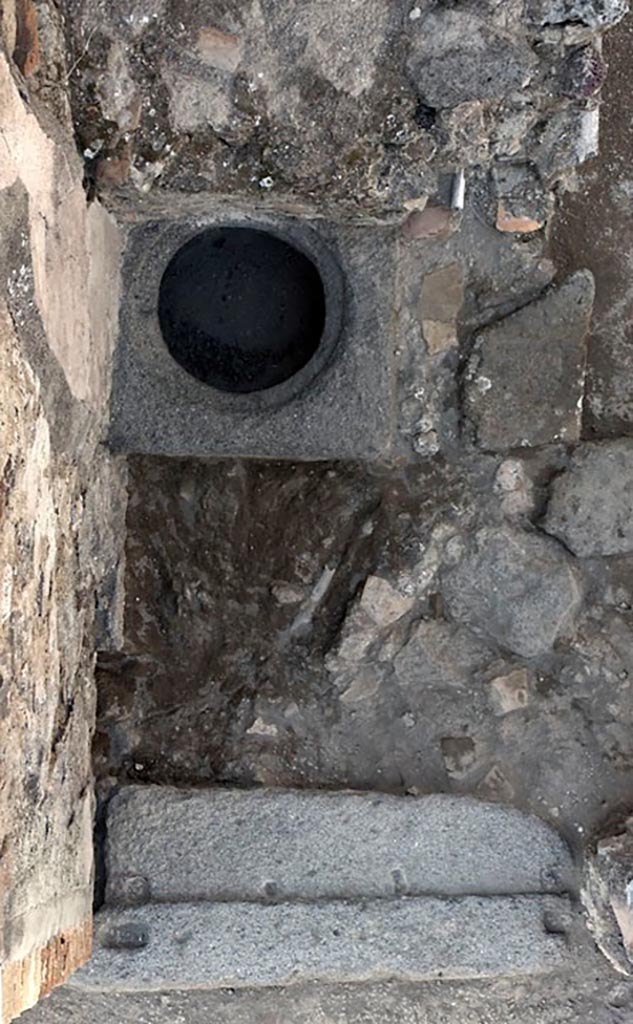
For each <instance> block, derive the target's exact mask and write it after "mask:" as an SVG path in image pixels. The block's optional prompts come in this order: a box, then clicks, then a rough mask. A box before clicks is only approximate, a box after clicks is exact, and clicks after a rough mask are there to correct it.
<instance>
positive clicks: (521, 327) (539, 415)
mask: <svg viewBox="0 0 633 1024" xmlns="http://www.w3.org/2000/svg"><path fill="white" fill-rule="evenodd" d="M592 303H593V278H592V276H591V274H589V273H588V272H587V271H584V272H583V271H579V272H578V273H576V274H574V275H573V276H572V277H570V278H569V279H568V280H567V281H566V282H565V283H564V284H562V285H561V286H560V287H558V288H555V289H552V290H551V291H549V292H548V293H546V295H545V296H544V297H543V298H541V299H538V300H537V301H536V302H533V303H531V304H530V305H529V306H526V307H524V308H523V309H520V310H518V312H516V313H512V314H511V315H510V316H508V317H506V318H505V319H504V320H501V321H500V322H499V323H496V324H494V325H493V326H492V327H489V328H487V329H485V330H483V331H482V332H481V333H480V334H479V335H478V336H477V338H476V340H475V346H474V350H473V353H472V356H471V359H470V362H469V366H468V371H467V377H466V410H467V413H468V416H469V418H470V421H471V423H472V425H473V428H474V430H475V435H476V439H477V443H478V444H479V445H480V446H481V447H482V448H486V449H490V450H492V451H503V450H505V449H507V448H515V447H520V446H530V447H532V446H534V445H541V444H549V443H552V442H554V441H574V440H577V439H578V437H579V433H580V421H581V403H582V396H583V387H584V375H585V359H586V351H585V349H586V338H587V332H588V330H589V318H590V315H591V308H592Z"/></svg>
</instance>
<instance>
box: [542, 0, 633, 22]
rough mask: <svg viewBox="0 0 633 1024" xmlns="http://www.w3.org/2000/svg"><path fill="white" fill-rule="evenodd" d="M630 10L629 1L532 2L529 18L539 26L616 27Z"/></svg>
mask: <svg viewBox="0 0 633 1024" xmlns="http://www.w3.org/2000/svg"><path fill="white" fill-rule="evenodd" d="M628 10H629V0H530V3H529V7H528V14H529V16H530V17H531V18H532V19H533V20H534V21H536V22H537V23H538V24H539V25H565V24H573V23H574V22H581V23H582V24H584V25H590V26H591V27H592V28H603V27H604V26H606V25H615V24H616V22H618V21H620V20H621V19H622V18H623V17H624V15H625V14H627V12H628Z"/></svg>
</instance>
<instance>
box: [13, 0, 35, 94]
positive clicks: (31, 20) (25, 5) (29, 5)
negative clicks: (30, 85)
mask: <svg viewBox="0 0 633 1024" xmlns="http://www.w3.org/2000/svg"><path fill="white" fill-rule="evenodd" d="M15 13H16V17H15V42H14V49H13V60H14V61H15V63H16V64H17V66H18V67H19V69H20V71H21V72H22V74H23V75H24V77H25V78H29V77H30V76H31V75H34V74H35V72H36V71H37V70H38V68H39V66H40V40H39V33H38V27H37V8H36V6H35V4H34V2H33V0H18V2H17V4H16V12H15Z"/></svg>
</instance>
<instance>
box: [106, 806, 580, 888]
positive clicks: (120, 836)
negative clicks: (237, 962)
mask: <svg viewBox="0 0 633 1024" xmlns="http://www.w3.org/2000/svg"><path fill="white" fill-rule="evenodd" d="M107 842H108V848H107V849H108V852H107V856H108V897H107V898H108V902H110V903H112V902H116V901H117V900H118V899H121V898H124V896H125V892H124V888H123V886H124V882H125V878H126V877H127V876H130V875H144V876H145V877H147V879H148V881H149V892H150V896H151V898H152V899H155V900H199V899H218V900H227V899H232V900H235V899H241V900H266V899H287V900H289V899H293V898H297V899H337V898H344V897H350V898H352V897H354V898H361V897H368V898H369V897H371V898H386V897H389V896H393V895H394V894H396V893H398V892H405V893H407V894H409V895H420V894H428V893H431V894H438V895H440V894H447V895H451V894H465V893H480V894H482V893H502V894H513V893H530V892H531V893H539V892H560V891H561V890H564V889H567V888H569V886H570V885H572V884H573V882H572V879H573V871H572V867H571V861H570V858H569V852H568V850H567V849H566V847H565V844H564V843H563V842H562V840H561V839H560V838H559V836H558V835H557V834H556V833H555V832H554V831H553V830H552V829H550V828H549V827H548V826H547V825H545V824H544V823H543V822H541V821H539V820H538V819H537V818H533V817H530V816H528V815H524V814H522V813H521V812H519V811H516V810H510V809H508V808H504V807H500V806H495V805H493V804H485V803H480V802H478V801H476V800H469V799H466V798H455V797H449V796H429V797H421V798H406V799H403V798H402V797H390V796H387V795H377V794H352V793H310V792H300V791H294V792H293V791H285V792H284V791H280V790H255V791H242V790H226V789H213V790H207V791H195V790H189V791H187V790H176V789H167V788H164V787H157V786H150V787H141V786H138V787H136V786H132V787H129V788H127V789H124V790H123V791H122V792H121V793H120V794H119V795H118V796H116V797H115V798H114V799H113V801H112V803H111V805H110V809H109V817H108V840H107Z"/></svg>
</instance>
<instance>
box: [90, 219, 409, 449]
mask: <svg viewBox="0 0 633 1024" xmlns="http://www.w3.org/2000/svg"><path fill="white" fill-rule="evenodd" d="M215 225H223V226H237V227H253V228H258V229H263V230H268V231H271V232H272V233H273V234H277V235H279V236H280V237H282V238H284V239H285V240H286V241H288V242H290V243H291V244H292V245H294V246H295V247H296V248H298V249H299V250H300V251H302V252H304V253H306V254H307V255H308V256H310V257H311V258H312V260H313V262H315V263H316V265H317V267H318V269H319V271H320V273H321V278H322V280H323V283H324V287H325V293H326V304H327V307H328V312H327V315H326V316H327V318H326V325H325V331H324V335H323V337H324V343H325V340H326V335H327V338H328V339H329V340H328V341H327V346H328V348H327V353H326V354H327V358H325V354H323V358H321V354H320V350H317V353H316V354H315V355H314V357H313V358H312V359H311V360H310V361H309V362H308V364H307V365H306V366H304V367H303V369H301V370H299V372H298V373H297V374H296V375H295V376H294V377H292V378H290V380H287V381H286V382H284V383H282V384H279V385H277V386H275V387H272V388H269V389H268V390H264V391H259V392H253V393H251V394H230V393H228V392H225V391H220V390H217V389H216V388H213V387H210V386H209V385H207V384H205V383H203V382H201V381H200V380H197V379H196V378H195V377H193V376H191V375H190V374H189V373H187V372H186V370H184V369H183V368H182V367H181V366H180V365H179V364H178V363H177V362H176V361H175V360H174V359H173V358H172V356H171V355H170V353H169V351H168V348H167V346H166V344H165V342H164V340H163V337H162V334H161V330H160V325H159V320H158V313H157V307H158V293H159V286H160V282H161V277H162V274H163V272H164V270H165V268H166V266H167V264H168V263H169V261H170V259H171V257H172V256H173V255H174V253H175V252H177V250H178V249H179V248H180V247H181V246H182V245H183V244H185V243H186V242H188V241H189V240H190V239H191V238H192V237H194V236H195V235H196V234H198V233H199V232H201V231H203V230H204V229H205V228H207V227H211V226H215ZM396 235H397V230H396V229H395V228H393V227H384V226H383V227H379V226H373V225H372V226H365V227H358V226H353V225H346V224H335V223H333V222H328V221H326V220H319V221H316V220H314V221H310V220H306V219H304V220H302V219H300V218H297V217H290V216H286V215H281V214H279V215H274V214H265V213H258V214H254V213H248V212H244V211H235V210H234V209H227V208H226V207H222V206H220V207H218V208H216V209H213V208H212V209H209V204H208V203H206V204H205V205H204V212H203V213H200V212H198V213H196V214H193V213H191V214H190V215H188V216H183V218H182V219H180V220H168V219H164V220H160V221H151V222H147V223H143V224H140V225H136V226H133V227H132V228H131V230H130V232H129V235H128V242H127V248H126V253H125V260H124V267H123V296H122V303H121V316H120V337H119V342H118V347H117V352H116V360H115V369H114V378H113V387H112V400H111V424H110V444H111V446H112V448H113V449H115V450H116V451H120V452H125V453H140V452H145V453H151V454H164V455H178V456H185V455H193V456H217V455H220V456H221V455H237V456H249V455H250V456H258V457H273V458H299V459H325V458H361V459H365V458H367V459H372V458H376V457H378V456H380V455H382V454H385V453H386V452H388V450H389V449H390V445H391V438H392V432H393V416H394V408H393V405H394V403H393V396H392V390H393V387H394V380H393V365H392V364H393V359H394V356H393V349H394V336H393V323H392V318H393V314H392V311H393V307H394V296H395V258H396ZM335 321H337V322H335ZM338 321H340V330H339V325H338Z"/></svg>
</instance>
